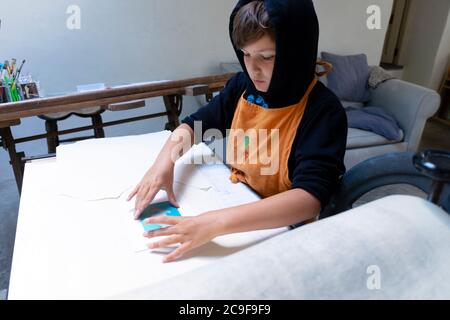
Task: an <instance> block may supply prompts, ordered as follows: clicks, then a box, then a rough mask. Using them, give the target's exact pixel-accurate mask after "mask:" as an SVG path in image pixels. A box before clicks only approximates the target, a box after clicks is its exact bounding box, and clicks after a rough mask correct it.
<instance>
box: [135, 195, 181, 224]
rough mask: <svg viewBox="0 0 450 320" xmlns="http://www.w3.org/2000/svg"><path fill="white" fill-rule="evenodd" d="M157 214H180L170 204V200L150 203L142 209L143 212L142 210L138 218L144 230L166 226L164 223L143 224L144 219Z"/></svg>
mask: <svg viewBox="0 0 450 320" xmlns="http://www.w3.org/2000/svg"><path fill="white" fill-rule="evenodd" d="M158 216H171V217H180V216H181V214H180V212H179V211H178V209H177V208H176V207H174V206H172V205H171V204H170V202H161V203H155V204H151V205H149V206H148V207H147V208H146V209H145V210H144V212H142V214H141V216H140V218H139V220H140V222H141V224H142V226H143V228H144V230H145V231H153V230H158V229H161V228H165V227H167V226H168V225H165V224H145V222H144V221H145V220H146V219H148V218H153V217H158Z"/></svg>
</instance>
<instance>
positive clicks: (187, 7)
mask: <svg viewBox="0 0 450 320" xmlns="http://www.w3.org/2000/svg"><path fill="white" fill-rule="evenodd" d="M236 1H237V0H214V1H211V0H129V1H125V0H58V1H55V0H15V1H6V0H0V5H1V6H0V8H7V10H3V9H2V10H1V11H0V19H2V28H1V30H0V60H5V59H10V58H13V57H14V58H17V60H18V61H21V60H22V59H26V60H27V63H26V65H25V67H24V69H23V74H27V73H31V74H32V75H33V76H34V77H35V78H36V79H37V80H39V81H40V83H41V87H42V88H43V89H44V90H45V92H46V93H47V94H58V93H64V92H67V91H72V90H74V89H75V88H76V85H78V84H87V83H96V82H103V83H105V84H107V85H116V84H121V83H131V82H141V81H150V80H161V79H181V78H188V77H194V76H200V75H207V74H214V73H218V72H220V70H219V63H220V62H229V61H235V60H236V57H235V55H234V52H233V50H232V47H231V43H230V41H229V36H228V19H229V14H230V12H231V9H232V8H233V7H234V5H235V3H236ZM314 3H315V6H316V9H317V14H318V17H319V21H320V25H321V36H320V50H326V51H329V52H334V53H337V54H353V53H361V52H364V53H366V54H367V55H368V59H369V63H370V64H378V63H379V61H380V58H381V53H382V49H383V42H384V38H385V33H386V26H387V23H388V20H389V15H390V12H391V8H392V0H340V1H336V0H314ZM72 4H76V5H78V6H79V7H80V8H81V30H75V31H74V30H68V29H67V27H66V20H67V18H68V17H69V15H68V14H67V13H66V9H67V7H68V6H69V5H72ZM372 4H378V5H380V7H381V9H382V15H381V18H382V29H381V30H374V31H371V30H368V29H367V26H366V20H367V18H368V15H367V13H366V9H367V7H368V6H369V5H372ZM148 103H149V104H150V105H152V107H153V108H154V111H155V112H159V111H161V110H164V107H163V103H162V99H160V98H158V99H152V100H150V101H149V102H148ZM198 107H199V105H198V103H197V101H196V99H194V98H186V99H185V110H184V112H183V114H182V117H183V116H185V115H187V114H189V113H191V112H193V111H195V110H196V109H197V108H198ZM146 111H147V110H134V111H126V112H123V113H119V112H118V113H111V112H109V113H105V114H104V115H103V118H104V121H110V120H115V119H118V118H123V116H124V114H126V115H127V116H129V115H141V114H143V113H146ZM165 122H166V119H161V118H159V119H153V120H147V121H142V122H134V123H131V124H126V125H121V126H115V127H112V128H107V129H106V134H107V136H118V135H130V134H141V133H146V132H151V131H158V130H162V129H163V128H164V124H165ZM88 124H89V122H88V120H86V119H80V118H73V117H72V118H70V119H68V120H66V121H63V122H61V123H60V129H67V128H71V127H74V126H81V125H88ZM43 131H44V122H43V121H42V120H40V119H38V118H27V119H24V120H23V121H22V125H21V126H19V127H15V128H13V133H14V135H15V136H16V137H22V136H25V135H30V134H37V133H42V132H43ZM67 137H71V136H67ZM22 150H24V151H25V152H26V154H27V155H36V154H43V153H46V143H45V141H44V140H40V141H38V142H30V143H26V144H21V145H20V147H19V151H22ZM7 158H8V157H7V154H6V152H4V151H1V150H0V172H2V173H1V175H4V173H5V172H7V173H8V174H10V176H12V175H11V170H10V168H9V165H8V163H7Z"/></svg>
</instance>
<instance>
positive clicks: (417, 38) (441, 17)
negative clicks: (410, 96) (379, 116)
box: [399, 0, 450, 89]
mask: <svg viewBox="0 0 450 320" xmlns="http://www.w3.org/2000/svg"><path fill="white" fill-rule="evenodd" d="M449 9H450V1H448V0H433V1H423V0H412V1H411V6H410V10H409V12H408V20H407V24H406V29H405V39H404V42H403V44H402V47H401V52H400V56H399V64H401V65H403V66H404V71H403V80H406V81H410V82H414V83H417V84H419V85H422V86H425V87H429V88H432V89H437V86H436V82H439V81H440V79H439V80H437V79H438V78H441V77H442V73H441V72H439V70H437V68H440V67H442V64H444V65H445V64H446V62H445V63H443V62H442V60H445V59H447V58H448V55H449V54H450V50H449V40H448V39H449V38H450V31H449V30H446V28H447V29H448V19H449ZM444 31H445V32H444ZM442 68H443V69H444V68H445V66H444V67H442Z"/></svg>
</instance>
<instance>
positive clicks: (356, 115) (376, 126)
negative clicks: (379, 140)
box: [345, 107, 403, 141]
mask: <svg viewBox="0 0 450 320" xmlns="http://www.w3.org/2000/svg"><path fill="white" fill-rule="evenodd" d="M345 111H346V114H347V120H348V126H349V128H356V129H361V130H368V131H371V132H374V133H376V134H378V135H380V136H383V137H385V138H386V139H388V140H390V141H401V140H402V139H403V130H402V129H401V128H400V126H399V124H398V122H397V120H396V119H395V118H394V116H392V115H391V114H390V113H388V112H386V111H384V110H383V109H381V108H379V107H365V108H360V109H358V108H355V107H347V108H346V109H345Z"/></svg>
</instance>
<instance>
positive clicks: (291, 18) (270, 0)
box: [182, 0, 347, 208]
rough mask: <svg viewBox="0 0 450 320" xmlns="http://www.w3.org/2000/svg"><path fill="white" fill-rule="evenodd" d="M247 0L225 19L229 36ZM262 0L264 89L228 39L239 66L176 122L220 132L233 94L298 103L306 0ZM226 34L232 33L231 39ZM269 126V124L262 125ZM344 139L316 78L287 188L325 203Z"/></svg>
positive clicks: (308, 40)
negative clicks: (267, 78) (268, 30)
mask: <svg viewBox="0 0 450 320" xmlns="http://www.w3.org/2000/svg"><path fill="white" fill-rule="evenodd" d="M252 1H253V0H240V1H239V2H238V4H237V5H236V7H235V9H234V10H233V12H232V14H231V18H230V37H231V32H232V30H233V21H234V17H235V15H236V13H237V12H238V10H239V9H240V8H241V7H243V6H245V5H246V4H248V3H250V2H252ZM257 1H264V4H265V8H266V10H267V12H268V14H269V17H270V21H271V23H272V25H273V27H274V29H275V42H276V58H275V67H274V71H273V75H272V80H271V83H270V86H269V90H268V91H267V93H262V92H259V91H258V90H257V89H256V88H255V86H254V84H253V82H252V81H251V79H250V77H249V75H248V72H247V69H246V67H245V63H244V58H243V53H242V51H241V50H239V48H237V47H236V46H235V45H234V43H233V40H232V44H233V47H234V50H235V51H236V55H237V57H238V59H239V62H240V64H241V66H242V68H243V70H244V72H240V73H238V74H236V75H235V76H234V77H233V78H231V79H230V80H229V81H228V83H227V85H226V86H225V88H224V89H223V90H222V91H221V92H220V94H219V95H218V96H216V97H215V98H214V99H213V100H212V101H211V102H210V103H209V104H208V105H207V106H205V107H203V108H201V109H200V110H199V111H197V112H196V113H194V114H192V115H190V116H188V117H186V118H185V119H184V120H183V121H182V122H183V123H186V124H188V125H189V126H191V127H192V128H194V121H201V122H202V131H203V132H202V135H203V133H204V132H205V131H206V130H208V129H219V130H220V131H221V132H222V134H223V135H224V136H225V134H226V130H227V129H230V128H231V123H232V120H233V117H234V113H235V110H236V107H237V103H238V101H239V98H240V97H241V96H242V94H243V93H244V92H245V97H248V96H249V95H250V94H251V95H256V96H257V95H259V96H261V97H263V99H264V101H265V102H266V103H267V104H268V106H269V108H280V107H287V106H290V105H293V104H296V103H298V102H299V101H300V100H301V99H302V97H303V95H304V94H305V92H306V90H307V88H308V86H309V85H310V83H311V81H312V80H313V79H314V76H315V70H316V60H317V50H318V39H319V23H318V20H317V16H316V12H315V9H314V5H313V3H312V1H311V0H257ZM231 39H232V38H231ZM268 129H270V128H268ZM346 143H347V118H346V115H345V111H344V109H343V107H342V105H341V103H340V102H339V100H338V98H337V97H336V96H335V95H334V94H333V93H332V92H331V91H330V90H329V89H327V88H326V87H325V86H324V85H323V84H322V83H321V82H318V83H317V84H316V86H315V88H314V89H313V91H312V92H311V94H310V97H309V101H308V104H307V106H306V110H305V114H304V115H303V118H302V121H301V123H300V125H299V127H298V130H297V134H296V138H295V140H294V143H293V146H292V151H291V154H290V157H289V163H288V166H289V178H290V180H291V181H292V188H293V189H294V188H300V189H303V190H305V191H307V192H309V193H310V194H312V195H313V196H315V197H316V198H317V199H318V200H319V201H320V203H321V205H322V208H323V207H324V206H325V205H326V204H327V203H328V201H329V198H330V196H331V194H332V192H333V190H334V188H335V187H336V184H337V182H338V181H339V179H340V177H341V176H342V175H343V174H344V173H345V166H344V163H343V159H344V154H345V148H346Z"/></svg>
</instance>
